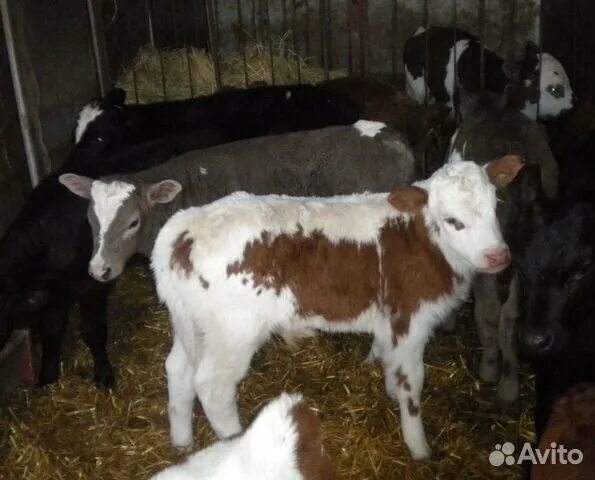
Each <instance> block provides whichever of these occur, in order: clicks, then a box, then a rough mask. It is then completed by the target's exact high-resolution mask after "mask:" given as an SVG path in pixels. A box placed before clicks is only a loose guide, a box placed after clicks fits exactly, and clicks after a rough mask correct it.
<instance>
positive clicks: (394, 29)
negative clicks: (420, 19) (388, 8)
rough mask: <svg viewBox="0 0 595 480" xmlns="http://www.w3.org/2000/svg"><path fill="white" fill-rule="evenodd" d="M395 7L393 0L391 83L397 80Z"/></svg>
mask: <svg viewBox="0 0 595 480" xmlns="http://www.w3.org/2000/svg"><path fill="white" fill-rule="evenodd" d="M397 9H398V1H397V0H393V11H392V15H391V39H390V47H391V58H392V81H393V83H394V82H396V80H397V62H398V55H399V54H398V51H397Z"/></svg>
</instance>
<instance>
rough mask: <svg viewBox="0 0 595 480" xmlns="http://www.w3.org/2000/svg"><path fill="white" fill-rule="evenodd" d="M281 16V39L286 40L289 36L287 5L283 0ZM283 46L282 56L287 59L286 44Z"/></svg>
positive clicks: (283, 43)
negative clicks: (286, 36) (287, 35)
mask: <svg viewBox="0 0 595 480" xmlns="http://www.w3.org/2000/svg"><path fill="white" fill-rule="evenodd" d="M281 15H282V18H281V38H284V37H285V35H286V34H287V5H286V4H285V0H281ZM281 45H282V46H283V51H282V52H281V55H283V57H287V45H286V42H282V43H281Z"/></svg>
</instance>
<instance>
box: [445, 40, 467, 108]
mask: <svg viewBox="0 0 595 480" xmlns="http://www.w3.org/2000/svg"><path fill="white" fill-rule="evenodd" d="M467 48H469V39H465V40H457V43H455V44H454V45H453V46H452V47H451V48H450V50H449V53H448V63H447V64H446V76H445V77H444V86H445V87H446V91H447V92H448V97H449V100H448V102H447V105H448V106H449V107H451V108H452V105H453V103H452V99H453V95H454V89H455V71H456V69H455V65H458V64H459V59H460V58H461V55H462V54H463V53H464V52H465V50H467ZM455 51H456V60H455Z"/></svg>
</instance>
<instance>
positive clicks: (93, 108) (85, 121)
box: [74, 102, 103, 143]
mask: <svg viewBox="0 0 595 480" xmlns="http://www.w3.org/2000/svg"><path fill="white" fill-rule="evenodd" d="M102 112H103V110H102V109H101V108H99V105H97V104H96V103H93V102H92V103H88V104H87V105H85V106H84V107H83V108H82V110H81V111H80V112H79V118H78V120H77V122H76V129H75V131H74V143H79V141H80V140H81V137H82V136H83V133H85V130H86V129H87V127H88V126H89V124H90V123H91V122H92V121H93V120H95V119H96V118H97V117H98V116H99V115H101V113H102Z"/></svg>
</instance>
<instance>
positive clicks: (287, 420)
mask: <svg viewBox="0 0 595 480" xmlns="http://www.w3.org/2000/svg"><path fill="white" fill-rule="evenodd" d="M337 478H338V477H337V476H336V474H335V470H334V467H333V465H332V462H331V460H330V458H329V457H328V456H327V455H326V454H325V453H324V450H323V446H322V432H321V428H320V420H319V419H318V416H317V415H316V414H315V413H314V412H313V411H312V410H310V409H309V408H308V407H307V406H306V404H305V403H304V402H303V399H302V396H301V395H297V394H294V395H288V394H286V393H284V394H282V395H281V396H279V397H278V398H276V399H275V400H273V401H272V402H270V403H269V404H268V405H267V406H265V407H264V408H263V409H262V411H261V412H260V413H259V414H258V416H257V417H256V419H255V420H254V421H253V422H252V424H251V425H250V427H248V428H247V429H246V431H245V432H244V433H243V434H242V435H241V436H238V437H235V438H233V439H231V440H223V441H220V442H217V443H216V444H214V445H212V446H210V447H208V448H205V449H204V450H201V451H199V452H196V453H194V454H192V455H191V456H190V457H188V459H187V460H186V461H185V462H184V463H182V464H180V465H175V466H173V467H169V468H166V469H165V470H163V471H162V472H161V473H159V474H157V475H155V476H153V477H152V480H207V479H208V480H231V479H234V480H335V479H337Z"/></svg>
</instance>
